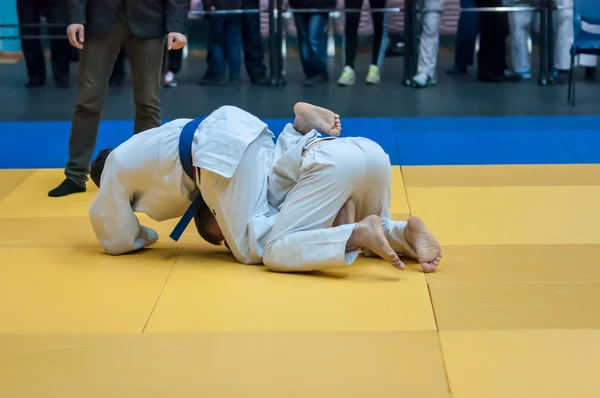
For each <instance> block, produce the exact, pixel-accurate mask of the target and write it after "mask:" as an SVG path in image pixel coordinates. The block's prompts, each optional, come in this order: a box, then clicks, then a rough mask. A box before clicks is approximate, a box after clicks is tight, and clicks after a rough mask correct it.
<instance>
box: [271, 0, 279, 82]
mask: <svg viewBox="0 0 600 398" xmlns="http://www.w3.org/2000/svg"><path fill="white" fill-rule="evenodd" d="M275 13H276V11H275V0H269V85H270V86H275V85H276V82H277V73H278V72H277V58H276V57H277V47H276V45H275V44H276V36H277V35H276V31H275V29H276V18H277V15H276V14H275Z"/></svg>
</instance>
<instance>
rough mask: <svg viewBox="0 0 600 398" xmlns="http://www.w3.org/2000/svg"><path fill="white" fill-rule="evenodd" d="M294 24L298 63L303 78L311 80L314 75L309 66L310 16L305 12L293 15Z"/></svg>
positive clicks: (314, 72) (310, 65)
mask: <svg viewBox="0 0 600 398" xmlns="http://www.w3.org/2000/svg"><path fill="white" fill-rule="evenodd" d="M293 15H294V23H295V25H296V33H297V34H298V49H299V50H300V63H301V64H302V70H303V71H304V77H305V78H306V79H311V78H312V77H314V76H315V75H316V71H314V70H313V68H312V64H311V62H310V61H311V49H310V36H309V21H310V16H311V14H309V13H305V12H302V13H300V12H298V13H294V14H293Z"/></svg>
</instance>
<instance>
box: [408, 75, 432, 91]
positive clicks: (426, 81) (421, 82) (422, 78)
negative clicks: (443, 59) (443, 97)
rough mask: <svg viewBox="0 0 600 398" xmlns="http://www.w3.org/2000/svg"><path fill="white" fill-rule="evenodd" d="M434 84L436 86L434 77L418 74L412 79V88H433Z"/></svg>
mask: <svg viewBox="0 0 600 398" xmlns="http://www.w3.org/2000/svg"><path fill="white" fill-rule="evenodd" d="M434 84H437V80H435V78H434V77H431V76H427V75H425V74H423V73H419V74H418V75H416V76H415V77H413V78H412V85H413V87H417V88H424V87H427V86H433V85H434Z"/></svg>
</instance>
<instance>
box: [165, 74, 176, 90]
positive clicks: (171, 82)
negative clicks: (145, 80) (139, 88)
mask: <svg viewBox="0 0 600 398" xmlns="http://www.w3.org/2000/svg"><path fill="white" fill-rule="evenodd" d="M163 85H164V86H165V87H177V80H175V74H174V73H173V72H168V73H167V74H166V75H165V79H164V80H163Z"/></svg>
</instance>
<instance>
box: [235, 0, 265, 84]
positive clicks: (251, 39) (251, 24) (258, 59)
mask: <svg viewBox="0 0 600 398" xmlns="http://www.w3.org/2000/svg"><path fill="white" fill-rule="evenodd" d="M259 6H260V5H259V1H258V0H242V8H243V9H245V10H256V9H258V8H259ZM241 18H242V45H243V48H244V64H245V65H246V72H247V73H248V77H250V80H251V81H252V82H256V81H258V80H260V79H262V78H264V77H266V75H267V67H266V66H265V64H264V62H263V61H264V57H265V49H264V45H263V40H262V35H261V33H260V14H242V17H241Z"/></svg>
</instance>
